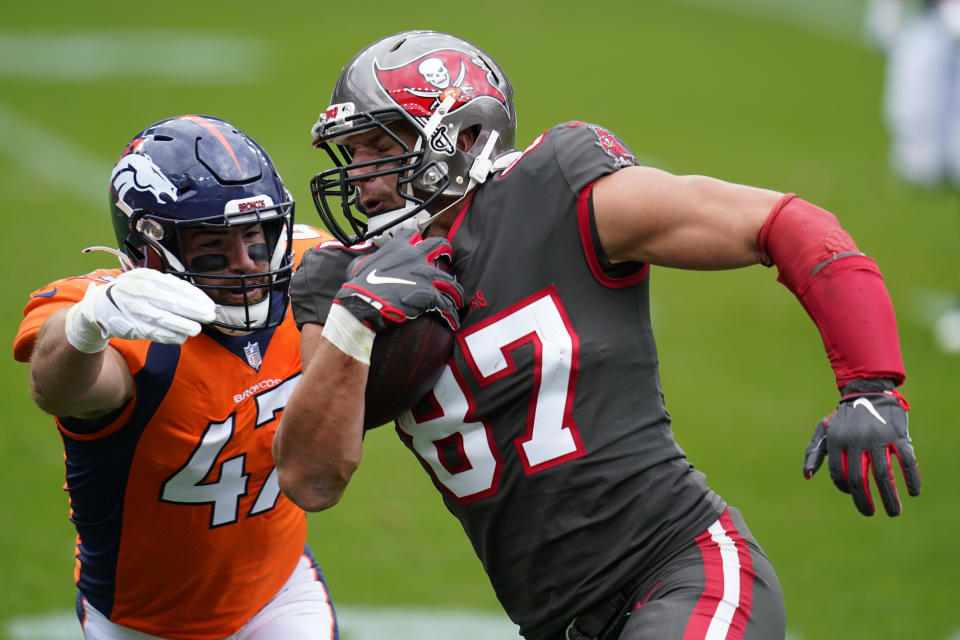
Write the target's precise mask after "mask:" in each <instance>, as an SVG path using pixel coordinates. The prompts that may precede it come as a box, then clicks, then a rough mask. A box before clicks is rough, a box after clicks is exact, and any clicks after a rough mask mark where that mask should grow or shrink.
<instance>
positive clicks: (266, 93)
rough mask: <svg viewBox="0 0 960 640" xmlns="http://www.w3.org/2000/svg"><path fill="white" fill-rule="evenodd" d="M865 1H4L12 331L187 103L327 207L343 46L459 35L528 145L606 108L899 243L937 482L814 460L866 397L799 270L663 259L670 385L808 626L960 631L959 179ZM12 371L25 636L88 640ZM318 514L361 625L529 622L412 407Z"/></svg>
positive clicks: (920, 415)
mask: <svg viewBox="0 0 960 640" xmlns="http://www.w3.org/2000/svg"><path fill="white" fill-rule="evenodd" d="M864 11H865V2H864V0H839V1H838V0H606V1H605V2H602V3H589V4H584V3H582V2H572V1H570V0H551V1H549V2H548V1H543V0H525V1H521V2H517V1H514V2H502V1H499V0H490V1H489V2H485V3H439V4H438V3H416V4H414V3H398V2H390V3H387V2H379V1H376V0H374V1H371V2H344V3H316V2H310V3H308V2H302V1H286V0H276V1H275V2H269V3H264V2H252V1H249V0H235V1H234V2H231V3H207V2H202V1H197V0H193V1H191V2H187V1H185V0H168V1H167V2H164V3H160V4H151V5H144V4H143V3H131V2H119V1H117V2H114V1H108V0H95V1H94V2H91V3H67V2H55V3H53V4H52V5H51V4H50V3H39V4H33V3H26V2H24V3H13V4H11V5H10V6H7V7H5V8H4V17H3V21H2V24H0V192H2V193H3V200H4V201H5V202H7V204H6V205H5V207H4V210H5V213H4V216H3V217H4V221H5V224H6V231H5V234H4V237H5V238H6V240H5V241H4V246H6V247H7V249H6V253H5V254H4V255H3V260H4V265H5V272H6V273H7V274H8V275H10V276H11V277H10V278H9V279H8V281H7V283H8V285H9V290H8V293H9V294H10V295H9V297H8V302H7V303H6V304H5V305H3V308H2V316H0V323H2V324H0V327H2V332H3V335H4V336H6V340H7V344H10V343H12V340H13V337H14V335H15V333H16V329H17V326H18V324H19V321H20V318H21V317H22V313H21V311H22V308H23V305H24V304H25V303H26V301H27V298H28V295H29V293H30V292H31V291H33V290H34V289H36V288H39V287H41V286H43V285H44V284H46V283H47V282H49V281H50V280H53V279H55V278H58V277H62V276H66V275H72V274H80V273H85V272H87V271H90V270H92V269H94V268H97V267H101V266H113V265H114V262H113V259H112V258H111V257H110V256H108V255H106V254H102V253H100V254H98V253H95V254H90V255H84V254H81V252H80V250H81V249H82V248H83V247H86V246H89V245H96V244H106V245H113V244H114V243H115V240H114V236H113V232H112V229H111V225H110V221H109V216H108V210H107V178H108V176H109V172H110V169H111V168H112V166H113V162H114V160H115V159H116V157H117V156H118V155H119V153H120V151H121V150H122V148H123V146H124V145H125V144H126V142H127V141H128V140H129V139H130V138H131V137H132V136H133V135H134V134H135V133H137V132H138V131H140V130H141V129H142V128H143V127H144V126H146V125H147V124H149V123H152V122H154V121H156V120H159V119H162V118H165V117H168V116H172V115H179V114H184V113H203V114H209V115H214V116H218V117H221V118H224V119H226V120H227V121H229V122H231V123H232V124H234V125H236V126H237V127H239V128H241V129H243V130H245V131H246V132H247V133H249V134H250V135H251V136H252V137H254V138H255V139H256V140H257V141H258V142H260V143H261V144H262V145H263V146H264V147H265V148H266V149H267V151H268V152H269V153H270V155H271V156H272V157H273V159H274V161H275V162H276V164H277V166H278V167H279V169H280V171H281V173H282V174H283V177H284V179H285V181H286V184H287V187H288V188H289V189H290V190H291V191H292V192H293V194H294V196H295V197H296V199H297V201H298V207H297V217H298V220H299V221H301V222H306V223H311V224H317V225H319V224H320V221H319V217H318V216H317V215H316V212H315V210H314V208H313V205H312V202H311V197H310V192H309V187H308V182H309V179H310V178H311V177H312V176H313V175H314V174H315V173H316V172H318V171H319V170H320V169H321V168H324V167H325V166H326V158H325V155H324V154H323V153H322V152H320V151H314V150H313V149H311V144H310V143H311V138H310V134H309V132H310V128H311V126H312V125H313V123H314V122H315V120H316V118H317V115H318V113H319V112H320V111H321V110H323V109H324V108H325V107H326V106H327V102H328V98H329V94H330V89H331V87H332V84H333V82H334V80H335V79H336V77H337V75H338V73H339V71H340V68H341V66H342V65H343V64H344V63H345V62H346V61H347V60H348V59H349V58H350V57H351V56H352V55H353V54H354V53H355V52H356V51H358V50H359V49H360V48H362V47H363V46H364V45H366V44H368V43H369V42H371V41H372V40H374V39H377V38H379V37H381V36H384V35H387V34H389V33H393V32H397V31H402V30H405V29H413V28H430V29H436V30H440V31H449V32H452V33H455V34H457V35H459V36H462V37H464V38H466V39H468V40H471V41H473V42H475V43H476V44H478V45H479V46H480V47H481V48H483V49H485V50H486V51H487V52H488V53H489V54H490V55H492V56H493V57H494V58H495V59H496V60H497V61H498V62H499V63H500V64H501V65H502V66H503V67H504V68H505V69H506V70H507V72H508V74H509V75H510V78H511V80H512V82H513V84H514V86H515V88H516V94H517V95H516V102H517V107H518V110H519V131H518V136H517V141H518V145H519V146H521V147H523V146H526V144H527V143H528V142H529V141H531V140H532V139H533V138H534V137H535V136H536V135H538V134H539V133H540V132H541V131H543V130H544V129H546V128H548V127H550V126H552V125H553V124H556V123H558V122H561V121H565V120H588V121H591V122H594V123H597V124H601V125H603V126H605V127H608V128H610V129H611V130H613V131H615V132H617V133H618V134H619V135H620V136H621V137H622V138H623V139H624V140H626V141H627V143H628V144H629V145H630V146H631V147H632V148H633V150H634V151H635V152H636V154H637V156H638V157H639V158H641V160H642V161H643V162H644V163H646V164H650V165H654V166H658V167H660V168H663V169H666V170H669V171H672V172H674V173H681V174H707V175H712V176H715V177H718V178H723V179H726V180H730V181H735V182H742V183H747V184H752V185H757V186H764V187H768V188H772V189H777V190H781V191H792V192H796V193H798V194H799V195H801V196H802V197H804V198H806V199H808V200H810V201H812V202H814V203H816V204H819V205H820V206H823V207H825V208H827V209H829V210H830V211H832V212H834V213H835V214H836V215H837V216H838V217H839V218H840V220H841V222H842V223H843V225H844V226H845V227H846V229H847V230H849V231H850V232H851V233H852V235H853V237H854V238H855V239H856V240H857V243H858V245H859V246H860V248H861V249H862V250H864V251H865V252H867V253H868V254H870V255H871V256H873V257H874V258H875V259H876V260H877V262H878V263H879V265H880V267H881V270H882V271H883V273H884V276H885V278H886V282H887V286H888V288H889V290H890V293H891V296H892V298H893V301H894V304H895V306H896V309H897V313H898V318H899V323H900V335H901V340H902V347H903V352H904V358H905V361H906V365H907V372H908V379H907V382H906V384H905V385H904V387H903V388H902V391H903V392H904V394H905V396H906V397H907V398H908V399H909V400H910V402H911V404H912V407H913V409H912V411H911V414H910V415H911V423H912V424H911V426H912V430H911V432H912V436H913V440H914V444H915V446H916V450H917V453H918V457H919V460H920V467H921V472H922V474H923V480H924V490H923V495H922V496H921V497H919V498H908V497H907V496H906V490H905V488H904V487H903V484H902V481H900V485H899V486H900V488H901V495H902V496H903V498H904V513H903V515H902V516H901V517H899V518H895V519H890V518H887V517H886V516H885V515H878V516H875V517H873V518H865V517H863V516H861V515H860V514H859V513H858V512H857V511H856V509H855V508H854V505H853V503H852V500H851V499H850V498H849V496H846V495H844V494H841V493H840V492H838V491H837V490H836V489H835V488H834V486H833V484H832V482H831V481H830V479H829V477H828V474H827V470H826V469H825V468H824V469H823V470H822V471H821V473H820V474H818V475H817V476H815V477H814V478H813V479H812V480H810V481H805V480H804V479H803V477H802V474H801V470H800V467H801V461H802V457H803V450H804V448H805V447H806V445H807V442H808V440H809V437H810V434H811V432H812V430H813V428H814V426H815V425H816V423H817V421H818V420H819V419H820V418H822V417H823V416H824V415H826V414H827V413H829V412H830V411H831V410H832V409H833V407H834V405H835V403H836V401H837V399H838V394H837V391H836V389H835V387H834V378H833V374H832V371H831V370H830V367H829V364H828V362H827V359H826V356H825V355H824V350H823V346H822V344H821V342H820V338H819V335H818V333H817V331H816V329H815V327H814V325H813V324H812V323H811V321H810V320H809V319H808V318H807V316H806V314H805V313H804V312H803V310H802V308H801V307H800V305H799V303H798V302H797V301H796V299H795V298H794V297H793V296H792V295H791V294H790V292H789V291H787V290H786V288H784V287H783V286H781V285H779V284H778V283H776V273H775V272H774V271H772V270H767V269H763V268H761V267H752V268H749V269H743V270H738V271H734V272H724V273H694V272H680V271H670V270H666V269H654V271H653V275H652V292H653V293H652V295H653V313H654V325H655V330H656V333H657V337H658V344H659V348H660V355H661V361H662V369H663V370H662V373H663V386H664V392H665V394H666V399H667V406H668V408H669V409H670V411H671V414H672V416H673V418H674V431H675V433H676V436H677V439H678V441H679V443H680V444H681V446H682V447H683V448H684V449H685V450H686V452H687V454H688V456H689V458H690V460H691V461H692V463H693V464H694V465H695V466H696V467H698V468H699V469H701V470H702V471H704V472H705V473H706V474H707V478H708V481H709V483H710V485H711V486H712V487H713V488H714V489H715V490H716V491H718V492H719V493H720V494H721V495H722V496H724V497H725V498H726V499H727V500H728V501H729V502H730V503H731V504H733V505H735V506H737V507H738V508H740V509H741V510H742V511H743V513H744V514H745V516H746V518H747V521H748V522H749V523H750V526H751V529H752V531H753V533H754V534H755V535H756V537H757V538H758V539H759V540H760V542H761V544H762V545H763V546H764V548H765V550H766V551H767V553H768V555H769V556H770V557H771V558H772V560H773V562H774V566H775V567H776V569H777V572H778V574H779V577H780V581H781V584H782V586H783V590H784V594H785V597H786V602H787V616H788V617H787V622H788V628H789V633H790V638H791V640H800V639H803V640H821V639H828V640H829V639H834V638H837V639H857V638H871V639H872V638H894V637H902V636H904V634H910V636H909V637H913V638H919V639H923V640H928V639H929V640H946V639H948V638H949V639H955V638H960V635H958V634H960V610H958V608H957V605H956V603H957V598H958V595H960V589H958V587H957V573H956V571H957V567H958V566H960V562H958V558H957V552H956V544H955V535H956V534H955V532H956V530H957V525H958V524H960V516H958V509H957V505H958V502H957V493H956V491H957V488H958V487H957V483H956V480H955V478H956V476H955V474H954V473H953V472H951V469H952V468H955V466H956V455H957V452H958V451H960V429H958V426H960V425H958V424H957V423H958V420H957V415H958V413H957V411H956V409H955V407H953V401H952V400H951V398H953V394H954V393H956V392H957V391H956V389H957V382H958V368H960V356H957V355H951V354H946V353H944V352H942V351H941V350H940V348H939V347H938V344H937V342H936V340H935V339H934V336H933V332H932V325H933V323H934V321H935V319H936V318H937V317H938V315H939V314H940V313H941V312H942V311H944V310H945V309H946V308H948V307H949V306H950V305H951V304H953V301H954V300H955V296H956V290H957V286H958V282H960V273H958V272H960V251H958V247H960V224H958V220H960V206H958V198H957V196H956V194H955V193H954V192H953V191H951V190H949V189H946V188H928V189H921V188H918V187H914V186H911V185H910V184H908V183H906V182H904V181H902V180H900V179H898V178H897V177H896V176H895V175H894V174H893V173H891V170H890V168H889V164H888V161H887V149H888V138H887V134H886V131H885V128H884V125H883V120H882V109H881V98H882V90H883V89H882V87H883V73H884V56H883V54H882V52H880V51H878V50H877V49H875V48H872V47H871V46H869V45H868V43H867V39H866V38H865V36H864ZM520 222H522V221H518V223H520ZM10 353H11V352H10V351H8V354H10ZM0 381H2V383H3V384H2V388H3V392H2V395H0V403H2V404H0V413H2V414H3V415H5V416H6V418H5V420H4V426H3V428H2V429H0V486H2V487H3V490H2V491H0V549H2V553H0V576H2V580H0V638H4V637H5V638H8V639H11V640H12V639H13V638H14V637H16V638H28V637H29V638H33V639H34V640H37V639H40V638H60V637H64V638H67V637H70V638H79V633H78V630H77V628H76V627H75V626H68V628H67V631H62V630H60V629H61V627H62V625H61V627H57V626H56V625H51V626H49V627H48V628H43V627H42V625H41V624H39V623H38V624H34V625H33V626H31V625H30V624H25V623H24V621H25V620H27V621H30V620H34V621H36V620H41V621H42V620H50V619H54V618H57V616H60V618H61V619H62V617H63V615H67V617H69V616H68V614H69V611H70V609H71V608H72V603H73V598H74V589H73V584H72V572H73V545H74V533H73V529H72V527H71V525H70V523H69V522H68V519H67V517H68V505H67V499H66V495H65V494H64V493H63V492H62V491H61V486H62V484H63V479H64V469H63V456H62V449H61V444H60V440H59V436H58V435H57V431H56V429H55V427H54V425H53V423H52V420H51V419H49V417H47V416H45V415H44V414H42V413H41V412H40V411H39V410H38V409H36V408H35V407H34V406H33V405H32V403H31V401H30V398H29V394H28V387H27V367H26V365H23V364H18V363H16V362H14V361H13V360H12V357H10V356H9V355H8V357H7V358H6V359H0ZM898 480H901V479H899V478H898ZM309 522H310V531H311V533H310V541H311V545H312V547H313V550H314V553H315V555H316V556H317V558H318V560H319V562H320V564H321V566H322V568H323V570H324V572H325V574H326V577H327V580H328V583H329V585H330V588H331V591H332V594H333V597H334V599H335V602H336V603H337V604H339V605H340V606H341V607H342V608H343V610H344V613H343V615H342V616H341V622H342V623H343V625H344V629H343V631H344V636H343V637H344V639H345V640H351V639H352V638H354V639H358V638H360V637H361V635H362V632H361V628H362V627H363V625H364V624H365V622H364V621H365V620H369V618H370V616H375V615H376V614H375V613H370V614H369V616H368V615H366V614H360V613H357V612H376V611H401V612H406V613H407V614H408V618H407V619H406V620H407V622H405V623H403V624H397V625H396V628H394V629H393V631H392V632H391V633H389V634H387V633H384V634H382V636H381V637H383V636H386V637H392V638H400V637H420V638H444V637H448V634H449V635H452V632H447V631H441V630H440V628H441V627H440V622H441V620H443V619H445V618H444V616H445V615H446V614H445V613H442V612H443V611H447V610H456V611H466V612H474V613H476V614H477V615H478V616H480V617H481V618H483V619H485V620H503V621H504V622H505V624H504V625H503V626H502V627H499V628H501V629H505V630H506V631H505V632H504V633H505V635H497V634H498V633H499V632H493V634H492V635H489V632H488V635H486V636H483V637H506V638H510V637H511V634H510V629H511V626H510V625H509V623H508V621H506V618H505V616H504V615H503V614H502V613H501V612H500V609H499V606H498V603H497V601H496V599H495V597H494V596H493V593H492V590H491V588H490V586H489V584H488V582H487V580H486V577H485V576H484V574H483V572H482V570H481V567H480V564H479V562H478V561H477V560H476V558H475V556H474V555H473V552H472V549H471V548H470V545H469V543H468V542H467V539H466V537H465V536H464V535H463V533H462V531H461V530H460V528H459V525H458V524H457V522H456V521H455V519H454V518H453V517H452V516H450V515H449V514H448V513H447V512H446V510H445V509H444V508H443V505H442V502H441V500H440V497H439V494H437V493H436V492H435V491H434V489H433V488H432V485H431V484H430V481H429V478H428V477H427V475H426V474H424V473H423V471H422V470H421V468H420V467H419V464H418V463H417V461H416V460H415V459H414V457H413V456H411V455H410V454H409V453H408V452H407V451H406V449H405V448H404V447H403V446H402V444H401V443H400V441H399V439H398V438H397V437H396V436H395V434H393V433H392V431H391V430H390V429H389V428H387V429H380V430H378V431H374V432H371V434H370V435H369V437H368V445H367V449H366V454H365V458H364V462H363V464H362V465H361V467H360V470H359V471H358V473H357V475H356V476H355V479H354V482H353V484H352V485H351V487H350V488H349V490H348V491H347V494H346V496H345V498H344V500H343V501H342V502H341V503H340V505H338V506H337V507H336V508H334V509H333V510H331V511H329V512H324V513H319V514H314V515H311V516H310V518H309ZM144 579H149V576H144ZM351 612H353V613H351ZM348 614H350V615H348ZM432 624H435V625H436V626H431V625H432ZM414 626H416V627H417V629H418V631H417V632H416V634H417V635H412V632H410V629H412V628H413V627H414ZM24 629H27V630H26V631H25V630H24ZM406 632H410V633H411V635H409V636H407V635H403V634H404V633H406ZM471 633H472V632H471V631H470V630H469V629H467V628H463V629H461V631H460V632H458V633H457V636H458V637H459V638H460V639H461V640H471V639H472V638H479V637H480V634H481V632H480V631H477V632H476V634H475V635H471ZM58 634H60V635H58ZM64 634H66V635H64ZM364 637H366V636H364ZM370 637H376V636H370ZM513 637H515V633H514V634H513Z"/></svg>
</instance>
